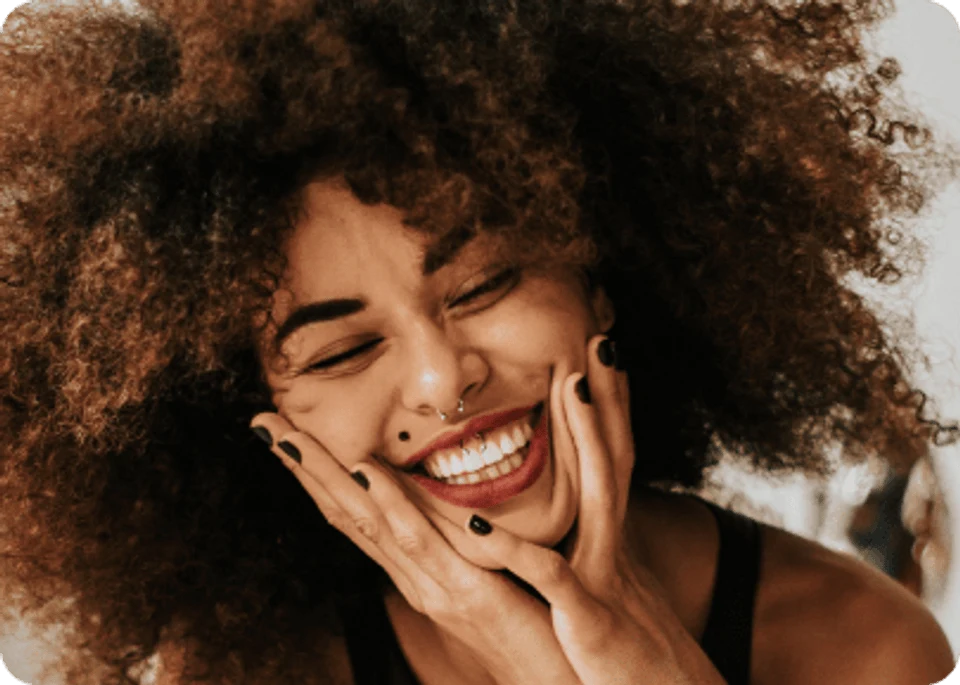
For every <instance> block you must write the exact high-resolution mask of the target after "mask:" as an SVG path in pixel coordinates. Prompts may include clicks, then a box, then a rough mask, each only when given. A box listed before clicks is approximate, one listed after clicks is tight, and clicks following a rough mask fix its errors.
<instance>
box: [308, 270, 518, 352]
mask: <svg viewBox="0 0 960 685" xmlns="http://www.w3.org/2000/svg"><path fill="white" fill-rule="evenodd" d="M518 275H519V270H518V269H515V268H509V269H504V270H503V271H500V272H498V273H497V274H495V275H494V276H492V277H491V278H489V279H487V280H486V281H484V282H483V283H481V284H480V285H478V286H477V287H476V288H474V289H473V290H471V291H470V292H468V293H466V294H465V295H462V296H460V297H458V298H457V299H456V300H454V301H453V302H451V303H450V304H451V305H452V306H457V305H461V304H463V303H465V302H469V301H470V300H474V299H476V298H478V297H480V296H481V295H486V294H487V293H491V292H495V291H496V290H497V289H498V288H501V287H503V286H504V285H507V284H510V285H511V287H512V286H513V285H515V284H516V280H517V276H518ZM381 342H383V338H375V339H373V340H370V341H368V342H365V343H363V344H362V345H358V346H357V347H354V348H353V349H351V350H347V351H346V352H343V353H341V354H337V355H334V356H333V357H328V358H327V359H323V360H321V361H318V362H316V363H314V364H311V365H310V366H308V367H307V368H306V369H304V371H323V370H325V369H330V368H333V367H335V366H338V365H340V364H342V363H343V362H346V361H349V360H350V359H353V358H354V357H356V356H359V355H360V354H363V353H364V352H366V351H367V350H369V349H373V348H374V347H376V346H377V345H379V344H380V343H381Z"/></svg>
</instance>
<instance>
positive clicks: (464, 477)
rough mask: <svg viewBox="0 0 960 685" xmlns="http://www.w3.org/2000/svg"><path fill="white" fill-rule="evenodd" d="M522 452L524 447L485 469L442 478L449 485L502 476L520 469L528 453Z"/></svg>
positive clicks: (466, 483)
mask: <svg viewBox="0 0 960 685" xmlns="http://www.w3.org/2000/svg"><path fill="white" fill-rule="evenodd" d="M522 452H523V448H521V449H520V450H518V451H517V452H514V453H513V454H511V455H510V456H509V457H507V458H506V459H501V460H500V461H498V462H497V463H496V464H493V465H492V466H488V467H486V468H485V469H481V470H480V471H478V472H476V473H463V474H460V475H459V476H454V477H452V478H441V479H440V480H441V481H443V482H444V483H446V484H447V485H468V484H472V483H480V482H482V481H487V480H494V479H496V478H501V477H503V476H505V475H507V474H508V473H510V472H512V471H514V470H516V469H518V468H519V467H520V465H521V464H523V460H524V459H525V458H526V455H525V454H523V453H522Z"/></svg>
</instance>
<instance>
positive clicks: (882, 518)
mask: <svg viewBox="0 0 960 685" xmlns="http://www.w3.org/2000/svg"><path fill="white" fill-rule="evenodd" d="M906 487H907V477H906V476H905V475H903V474H898V473H893V472H887V473H885V474H884V476H883V478H881V479H880V480H879V481H878V483H877V486H876V487H875V488H873V489H871V491H870V492H869V494H868V495H867V497H866V498H864V501H863V503H862V504H860V505H859V506H858V507H856V508H855V509H854V510H853V511H852V514H851V517H850V523H849V526H848V528H847V535H848V536H849V538H850V542H851V543H852V544H853V546H854V548H855V550H856V553H857V555H858V556H859V557H860V558H861V559H863V560H864V561H867V562H869V563H870V564H872V565H873V566H875V567H877V568H879V569H880V570H881V571H883V572H884V573H886V574H887V575H888V576H891V577H893V578H896V579H897V580H899V581H900V583H901V584H903V585H905V586H906V587H907V588H909V589H910V590H911V591H912V592H913V593H914V594H916V595H919V594H920V569H919V567H918V566H917V565H916V563H915V562H914V561H913V558H912V557H911V556H910V547H911V545H912V544H913V537H912V535H911V534H910V531H908V530H907V529H906V528H905V527H904V525H903V522H902V521H901V520H900V506H901V503H902V502H903V497H904V491H905V490H906Z"/></svg>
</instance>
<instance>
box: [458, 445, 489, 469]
mask: <svg viewBox="0 0 960 685" xmlns="http://www.w3.org/2000/svg"><path fill="white" fill-rule="evenodd" d="M483 463H484V462H483V457H481V456H480V453H479V452H477V451H476V450H464V452H463V466H464V468H465V469H466V470H467V471H477V470H478V469H482V468H483Z"/></svg>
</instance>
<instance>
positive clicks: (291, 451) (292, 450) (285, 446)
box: [277, 440, 303, 464]
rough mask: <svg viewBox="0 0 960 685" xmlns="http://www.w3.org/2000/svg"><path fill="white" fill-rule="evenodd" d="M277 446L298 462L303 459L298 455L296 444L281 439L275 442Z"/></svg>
mask: <svg viewBox="0 0 960 685" xmlns="http://www.w3.org/2000/svg"><path fill="white" fill-rule="evenodd" d="M277 447H279V448H280V449H282V450H283V451H284V452H285V453H286V455H287V456H288V457H290V458H291V459H293V460H294V461H295V462H297V463H298V464H299V463H301V462H302V461H303V460H302V458H301V457H300V450H298V449H297V446H296V445H294V444H293V443H292V442H287V441H286V440H281V441H280V442H278V443H277Z"/></svg>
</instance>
